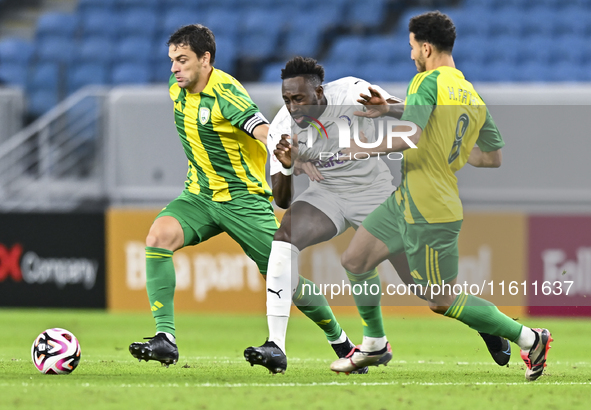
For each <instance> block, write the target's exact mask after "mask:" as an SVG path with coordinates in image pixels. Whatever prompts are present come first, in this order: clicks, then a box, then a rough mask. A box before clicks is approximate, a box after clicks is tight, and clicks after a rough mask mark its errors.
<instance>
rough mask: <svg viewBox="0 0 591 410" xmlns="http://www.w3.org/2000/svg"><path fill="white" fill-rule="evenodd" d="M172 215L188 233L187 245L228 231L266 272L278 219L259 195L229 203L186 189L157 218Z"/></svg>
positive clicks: (185, 232) (270, 206)
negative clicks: (213, 199) (216, 200)
mask: <svg viewBox="0 0 591 410" xmlns="http://www.w3.org/2000/svg"><path fill="white" fill-rule="evenodd" d="M165 215H167V216H172V217H173V218H175V219H176V220H177V221H179V223H180V224H181V227H182V228H183V232H184V234H185V243H184V246H189V245H197V244H198V243H201V242H205V241H206V240H208V239H209V238H212V237H214V236H216V235H218V234H220V233H222V232H226V233H227V234H228V235H230V237H231V238H232V239H234V240H235V241H236V242H238V244H239V245H240V246H241V247H242V249H243V250H244V252H245V253H246V255H248V257H249V258H250V259H252V260H253V261H255V263H256V264H257V266H258V267H259V271H260V272H261V273H262V274H263V275H265V274H266V273H267V262H268V260H269V254H270V253H271V242H273V235H275V231H277V228H279V221H278V220H277V218H276V217H275V213H274V212H273V205H271V202H269V200H268V199H266V198H264V197H262V196H259V195H245V196H241V197H238V198H234V199H232V200H230V201H226V202H215V201H212V200H211V199H208V198H207V197H203V196H201V195H195V194H192V193H191V192H188V191H186V190H185V191H183V193H182V194H180V195H179V196H178V197H177V198H176V199H174V200H173V201H172V202H171V203H169V204H168V205H167V206H166V208H164V209H163V210H162V211H160V213H159V214H158V216H157V217H156V218H160V217H161V216H165Z"/></svg>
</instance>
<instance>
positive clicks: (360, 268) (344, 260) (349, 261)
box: [341, 249, 371, 273]
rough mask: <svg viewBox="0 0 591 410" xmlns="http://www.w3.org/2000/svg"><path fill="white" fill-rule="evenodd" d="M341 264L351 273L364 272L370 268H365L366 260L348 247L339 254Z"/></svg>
mask: <svg viewBox="0 0 591 410" xmlns="http://www.w3.org/2000/svg"><path fill="white" fill-rule="evenodd" d="M341 265H343V268H345V269H346V270H347V271H349V272H351V273H364V272H367V271H368V270H370V269H371V268H367V269H366V261H365V259H364V258H362V257H360V255H355V253H354V252H350V251H349V250H348V249H347V250H346V251H345V252H344V253H343V254H342V255H341Z"/></svg>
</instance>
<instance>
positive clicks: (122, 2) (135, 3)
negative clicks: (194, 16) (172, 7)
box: [117, 0, 189, 10]
mask: <svg viewBox="0 0 591 410" xmlns="http://www.w3.org/2000/svg"><path fill="white" fill-rule="evenodd" d="M186 3H189V2H188V1H187V2H186ZM177 4H178V2H177ZM117 5H118V6H119V7H120V8H122V9H124V10H125V9H133V8H138V7H147V8H150V9H153V10H157V9H158V8H159V7H160V5H161V1H160V0H117Z"/></svg>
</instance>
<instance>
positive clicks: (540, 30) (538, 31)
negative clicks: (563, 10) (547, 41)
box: [520, 7, 557, 37]
mask: <svg viewBox="0 0 591 410" xmlns="http://www.w3.org/2000/svg"><path fill="white" fill-rule="evenodd" d="M520 17H521V18H520V21H521V26H522V27H523V32H522V33H523V35H524V36H528V37H534V36H537V35H544V36H551V35H553V34H554V33H555V31H556V27H557V19H556V13H555V11H553V10H551V9H548V8H546V7H536V8H533V9H531V10H528V12H527V13H523V14H521V16H520Z"/></svg>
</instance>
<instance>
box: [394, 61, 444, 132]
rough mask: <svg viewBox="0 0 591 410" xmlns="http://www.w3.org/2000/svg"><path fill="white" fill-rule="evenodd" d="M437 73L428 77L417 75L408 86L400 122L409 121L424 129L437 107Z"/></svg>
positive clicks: (422, 74) (421, 74) (423, 74)
mask: <svg viewBox="0 0 591 410" xmlns="http://www.w3.org/2000/svg"><path fill="white" fill-rule="evenodd" d="M438 75H439V72H438V71H434V72H432V73H430V74H428V75H426V74H425V73H419V74H417V75H416V76H415V77H414V78H413V79H412V80H411V82H410V84H409V85H408V89H407V91H406V100H405V101H404V113H403V114H402V117H401V118H400V119H401V120H402V121H410V122H414V123H415V124H417V125H418V126H419V127H421V129H423V130H424V129H425V126H426V125H427V122H429V117H431V113H432V112H433V109H434V108H435V106H436V105H437V76H438Z"/></svg>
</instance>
